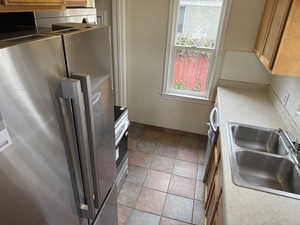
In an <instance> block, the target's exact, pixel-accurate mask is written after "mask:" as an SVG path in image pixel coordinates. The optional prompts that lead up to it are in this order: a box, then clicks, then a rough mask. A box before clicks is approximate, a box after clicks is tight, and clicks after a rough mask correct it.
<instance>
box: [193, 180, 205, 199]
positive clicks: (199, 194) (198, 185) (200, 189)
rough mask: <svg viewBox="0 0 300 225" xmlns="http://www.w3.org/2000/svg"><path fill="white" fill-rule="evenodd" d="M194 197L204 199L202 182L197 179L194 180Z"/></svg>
mask: <svg viewBox="0 0 300 225" xmlns="http://www.w3.org/2000/svg"><path fill="white" fill-rule="evenodd" d="M195 199H197V200H204V184H203V183H202V181H199V180H197V182H196V192H195Z"/></svg>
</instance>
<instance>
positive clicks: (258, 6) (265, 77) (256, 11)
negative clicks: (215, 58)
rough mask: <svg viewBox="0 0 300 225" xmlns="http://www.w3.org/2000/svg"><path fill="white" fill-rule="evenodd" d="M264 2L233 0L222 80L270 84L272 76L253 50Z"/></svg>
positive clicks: (257, 0) (258, 0)
mask: <svg viewBox="0 0 300 225" xmlns="http://www.w3.org/2000/svg"><path fill="white" fill-rule="evenodd" d="M264 3H265V1H264V0H251V1H249V0H232V5H231V11H230V16H229V21H228V27H227V30H226V37H225V40H224V42H225V43H224V51H225V53H224V55H225V56H224V61H223V66H222V69H221V76H220V78H221V79H227V80H236V81H243V82H250V83H262V84H269V83H270V80H271V75H270V74H269V73H268V72H267V70H266V69H265V68H264V67H263V66H262V65H261V63H260V62H259V60H258V59H257V57H256V56H255V54H254V52H253V50H254V47H255V42H256V35H257V32H258V29H259V26H260V21H261V16H262V13H263V8H264Z"/></svg>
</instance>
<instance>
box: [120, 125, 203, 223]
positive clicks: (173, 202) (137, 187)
mask: <svg viewBox="0 0 300 225" xmlns="http://www.w3.org/2000/svg"><path fill="white" fill-rule="evenodd" d="M128 145H129V171H128V176H127V178H126V181H125V183H124V185H123V187H122V189H121V191H120V194H119V197H118V214H119V225H189V224H196V225H203V224H204V216H203V205H204V204H203V199H204V196H203V183H202V181H201V179H202V175H203V169H204V154H205V146H206V137H205V136H200V135H193V134H186V133H180V132H175V131H169V130H163V129H159V128H155V127H148V126H143V125H139V124H133V125H132V126H131V128H130V131H129V144H128Z"/></svg>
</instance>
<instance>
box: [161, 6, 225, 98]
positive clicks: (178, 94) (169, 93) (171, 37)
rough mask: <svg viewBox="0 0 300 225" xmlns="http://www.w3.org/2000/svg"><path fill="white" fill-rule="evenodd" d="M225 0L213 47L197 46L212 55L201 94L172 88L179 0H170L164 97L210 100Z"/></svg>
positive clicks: (221, 33)
mask: <svg viewBox="0 0 300 225" xmlns="http://www.w3.org/2000/svg"><path fill="white" fill-rule="evenodd" d="M227 5H228V4H227V0H223V3H222V9H221V15H220V21H219V27H218V33H217V38H216V46H215V48H213V49H211V48H199V49H200V50H203V51H207V52H209V53H212V57H211V58H210V60H209V65H210V66H209V70H208V74H209V75H208V78H207V80H206V90H205V92H204V93H202V94H200V95H199V94H196V93H195V92H193V91H188V90H176V89H175V90H174V89H173V88H172V78H173V72H174V64H175V60H176V56H175V54H176V46H174V43H175V41H176V40H175V38H176V28H177V22H178V17H179V13H178V12H179V8H180V0H170V6H169V21H168V33H167V42H166V53H165V65H164V79H163V88H162V89H163V90H162V95H163V96H166V97H173V98H179V99H182V100H192V101H203V100H205V101H210V100H211V97H212V92H213V90H214V89H215V86H216V83H217V73H216V70H217V64H218V61H220V60H221V59H220V58H221V57H220V49H221V43H222V42H223V41H222V37H223V31H224V30H225V29H224V27H225V22H224V21H225V13H226V8H227V7H228V6H227Z"/></svg>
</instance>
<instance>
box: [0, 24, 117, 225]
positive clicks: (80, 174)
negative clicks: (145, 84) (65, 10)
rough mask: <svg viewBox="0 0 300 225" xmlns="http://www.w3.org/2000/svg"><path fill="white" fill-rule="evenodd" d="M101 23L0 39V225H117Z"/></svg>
mask: <svg viewBox="0 0 300 225" xmlns="http://www.w3.org/2000/svg"><path fill="white" fill-rule="evenodd" d="M113 105H114V100H113V90H112V85H111V44H110V31H109V28H108V27H105V26H102V27H99V26H95V27H92V28H82V29H71V30H69V31H59V32H55V33H49V34H35V35H30V36H26V37H20V38H15V39H9V40H5V41H0V202H1V206H0V221H1V222H0V224H6V225H20V224H23V225H88V224H95V225H117V203H116V201H117V199H116V197H117V196H116V190H115V188H114V187H115V186H114V181H115V176H116V166H115V165H116V164H115V151H114V114H113Z"/></svg>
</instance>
